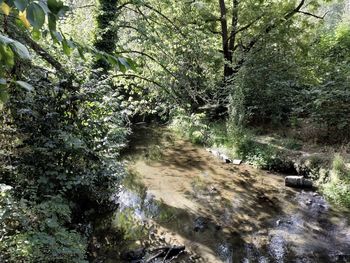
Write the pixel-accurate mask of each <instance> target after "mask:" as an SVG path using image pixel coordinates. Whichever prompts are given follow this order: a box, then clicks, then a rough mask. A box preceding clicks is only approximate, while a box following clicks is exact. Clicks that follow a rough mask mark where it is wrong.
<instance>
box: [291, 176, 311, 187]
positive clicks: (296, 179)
mask: <svg viewBox="0 0 350 263" xmlns="http://www.w3.org/2000/svg"><path fill="white" fill-rule="evenodd" d="M284 183H285V185H286V186H289V187H298V188H311V187H312V181H311V180H309V179H305V178H304V177H303V176H286V177H285V178H284Z"/></svg>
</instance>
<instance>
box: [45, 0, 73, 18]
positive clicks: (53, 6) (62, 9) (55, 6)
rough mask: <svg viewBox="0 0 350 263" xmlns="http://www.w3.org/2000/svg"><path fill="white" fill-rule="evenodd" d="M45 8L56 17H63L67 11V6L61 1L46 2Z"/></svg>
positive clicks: (50, 0)
mask: <svg viewBox="0 0 350 263" xmlns="http://www.w3.org/2000/svg"><path fill="white" fill-rule="evenodd" d="M47 6H48V8H49V9H50V11H51V13H53V14H54V15H56V16H63V15H64V14H65V13H66V12H67V11H68V10H69V7H68V6H65V5H64V4H63V2H62V1H57V0H47Z"/></svg>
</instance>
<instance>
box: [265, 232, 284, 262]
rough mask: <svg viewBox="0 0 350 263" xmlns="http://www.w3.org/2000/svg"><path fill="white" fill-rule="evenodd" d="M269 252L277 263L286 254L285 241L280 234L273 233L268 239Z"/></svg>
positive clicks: (282, 260)
mask: <svg viewBox="0 0 350 263" xmlns="http://www.w3.org/2000/svg"><path fill="white" fill-rule="evenodd" d="M269 253H270V255H271V256H272V257H273V258H274V259H275V261H277V262H279V263H283V262H284V258H285V255H286V241H285V239H284V238H283V237H282V236H280V235H274V236H272V237H271V239H270V243H269Z"/></svg>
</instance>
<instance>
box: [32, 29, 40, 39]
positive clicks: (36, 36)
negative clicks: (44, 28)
mask: <svg viewBox="0 0 350 263" xmlns="http://www.w3.org/2000/svg"><path fill="white" fill-rule="evenodd" d="M32 37H33V39H34V40H36V41H38V40H40V38H41V33H40V31H39V30H37V29H33V31H32Z"/></svg>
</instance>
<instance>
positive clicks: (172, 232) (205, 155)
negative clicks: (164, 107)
mask: <svg viewBox="0 0 350 263" xmlns="http://www.w3.org/2000/svg"><path fill="white" fill-rule="evenodd" d="M124 160H125V164H126V166H127V169H128V171H129V175H128V176H127V177H126V178H125V180H124V184H123V186H122V187H121V188H120V189H119V191H118V193H116V195H115V196H114V198H115V200H116V202H118V203H119V210H118V212H117V213H116V214H115V215H114V224H115V226H116V227H119V228H123V231H124V234H125V237H126V239H129V240H130V242H129V245H130V248H138V247H148V248H151V247H157V246H161V245H163V246H164V245H184V246H185V247H186V253H185V254H184V255H183V256H182V257H179V258H178V259H176V260H173V261H171V262H209V263H216V262H227V263H230V262H261V263H262V262H279V263H282V262H305V263H306V262H307V263H309V262H315V263H316V262H317V263H320V262H321V263H322V262H350V226H349V223H350V222H349V218H350V217H349V211H340V210H339V209H336V208H335V207H333V206H332V205H331V204H329V203H328V202H327V201H326V200H325V199H324V198H323V197H322V196H321V195H320V194H319V193H318V192H317V191H305V190H302V189H293V188H289V187H285V186H284V175H282V174H275V173H269V172H267V171H262V170H258V169H255V168H253V167H251V166H248V165H246V164H241V165H233V164H226V163H224V162H222V161H221V160H219V159H218V158H216V157H215V156H213V155H212V154H211V153H209V152H208V151H206V149H205V148H203V147H201V146H197V145H193V144H192V143H190V142H188V141H186V140H183V139H181V138H179V137H177V136H176V135H174V134H173V133H172V132H171V131H169V130H167V129H166V128H159V127H158V128H152V127H138V128H137V129H136V130H135V133H134V135H133V136H132V138H131V141H130V147H129V148H128V150H127V151H126V152H125V153H124ZM158 260H159V259H158ZM109 262H118V261H115V258H114V260H111V259H110V260H109ZM125 262H128V261H125ZM135 262H136V261H135ZM141 262H142V261H141ZM145 262H146V261H145ZM150 262H167V261H162V260H160V261H156V260H154V261H150Z"/></svg>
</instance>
